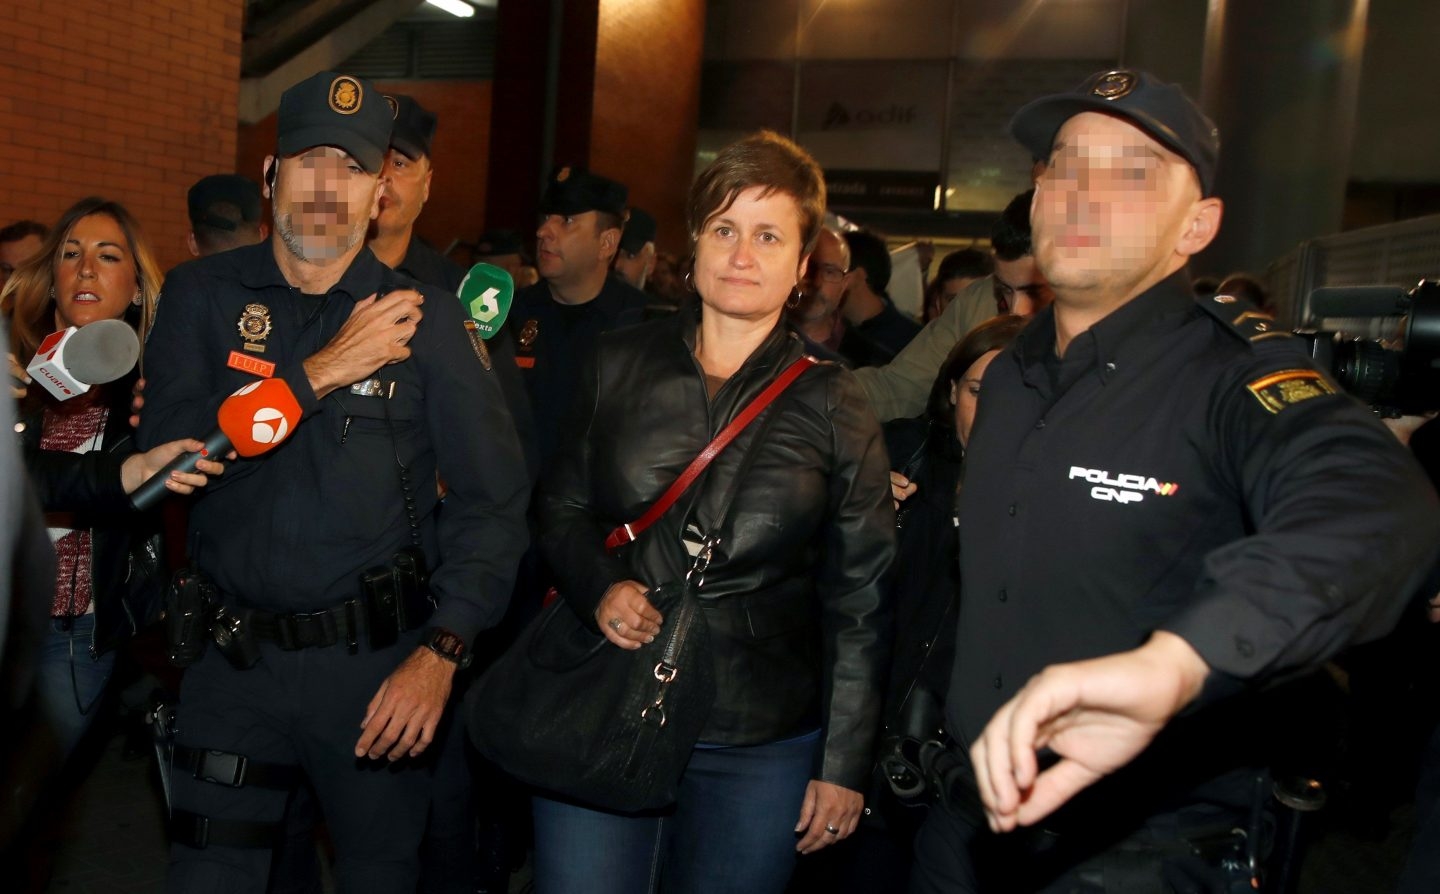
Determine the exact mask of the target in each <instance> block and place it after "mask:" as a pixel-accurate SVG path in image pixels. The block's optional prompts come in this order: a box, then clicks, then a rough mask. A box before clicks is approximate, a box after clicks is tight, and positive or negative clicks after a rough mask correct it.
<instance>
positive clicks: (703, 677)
mask: <svg viewBox="0 0 1440 894" xmlns="http://www.w3.org/2000/svg"><path fill="white" fill-rule="evenodd" d="M812 365H814V361H813V360H812V359H810V358H801V360H798V361H796V363H795V365H794V366H792V367H791V369H789V370H786V373H784V374H782V375H781V376H780V377H779V378H778V379H777V380H776V382H775V383H772V386H771V387H770V388H767V389H766V391H765V392H764V393H762V394H761V395H759V396H758V397H757V398H756V399H755V400H754V401H752V402H751V404H750V405H749V406H748V407H746V409H745V410H744V411H742V412H741V413H740V414H739V415H738V416H737V417H736V419H735V420H734V422H732V423H731V425H730V426H727V427H726V429H725V430H724V431H722V432H721V433H720V434H719V435H717V436H716V439H715V440H714V441H712V442H711V443H710V445H708V446H707V447H706V449H705V450H704V451H702V452H701V454H700V455H699V456H697V457H696V459H695V462H694V463H692V464H691V466H690V467H689V468H687V470H686V472H685V473H684V474H682V476H681V478H680V480H679V481H677V483H676V485H673V486H672V487H671V488H670V489H669V490H667V492H666V494H665V495H664V496H662V497H661V499H660V500H658V501H656V505H655V506H652V507H651V508H650V510H648V511H647V512H646V514H645V515H644V516H642V517H641V518H640V519H637V520H636V521H635V522H632V523H631V524H630V525H626V526H622V527H623V528H624V529H626V537H627V539H626V541H625V542H629V540H631V539H633V537H634V535H635V534H638V533H639V532H640V531H641V530H643V529H644V528H645V527H648V526H649V524H650V523H652V522H653V521H654V520H655V518H658V516H659V514H660V513H661V512H663V511H664V510H665V509H668V508H669V507H670V506H671V505H673V504H674V502H675V499H676V498H677V497H678V496H679V494H680V493H682V492H683V491H684V490H685V489H686V488H688V487H689V485H690V484H693V483H694V481H695V480H696V478H698V477H699V472H700V471H702V470H703V469H704V467H705V465H707V464H708V463H709V461H710V460H711V459H713V458H714V457H715V455H717V454H718V453H719V452H720V451H721V450H723V449H724V447H725V446H727V445H728V444H729V443H730V441H731V440H733V439H734V437H735V436H736V435H737V434H738V433H739V430H740V429H743V428H744V427H745V425H748V424H749V423H750V422H751V421H753V420H754V419H755V418H756V416H758V415H759V414H760V411H762V410H764V409H765V407H766V406H767V405H768V404H769V403H770V402H771V401H773V400H774V399H775V398H776V397H777V396H779V394H780V392H782V391H784V389H785V387H788V385H789V384H790V383H791V382H793V381H794V380H795V378H796V377H798V375H799V373H800V372H803V371H804V370H805V369H808V368H809V366H812ZM776 386H778V387H776ZM763 437H764V424H763V423H762V428H761V430H760V432H759V433H758V435H757V437H756V438H755V440H754V442H753V444H752V446H751V448H750V449H749V450H747V452H746V455H745V458H744V460H742V462H741V464H740V468H739V469H738V470H737V472H736V475H735V478H734V480H733V481H732V482H731V486H730V490H729V492H728V493H727V495H726V498H725V500H724V503H723V504H722V508H721V510H720V513H719V517H718V518H717V519H716V521H715V522H714V523H713V524H712V526H711V529H712V530H713V531H718V530H720V527H721V525H722V523H723V521H724V518H725V516H726V515H727V514H728V513H729V509H730V504H731V502H732V501H733V500H734V497H735V493H736V490H737V489H738V487H739V483H740V481H741V479H742V478H743V477H744V474H745V470H746V469H747V468H748V467H749V462H750V460H751V459H752V458H753V457H754V455H755V453H756V450H755V449H754V448H755V447H756V446H758V445H759V444H760V443H761V439H762V438H763ZM717 445H718V446H717ZM697 464H698V468H697ZM682 482H683V483H682ZM662 504H663V508H661V509H660V510H659V512H657V511H656V506H661V505H662ZM631 532H633V533H631ZM612 536H615V535H612ZM717 544H718V539H717V538H715V537H713V536H712V537H707V538H704V540H703V542H701V543H700V544H699V549H698V550H697V551H696V554H695V559H694V563H693V565H692V566H691V568H690V571H689V573H688V574H686V575H685V578H684V579H683V580H681V581H673V582H669V583H666V584H663V585H661V586H658V587H654V588H652V589H651V590H650V591H649V592H648V593H647V594H646V595H647V598H649V600H650V602H651V603H652V604H653V605H654V606H655V607H656V608H657V609H658V610H659V611H660V613H661V615H662V617H664V619H665V621H664V624H663V625H662V626H661V630H660V634H659V635H658V636H656V637H655V640H654V641H653V642H650V643H646V644H645V645H642V646H641V647H640V648H639V649H636V650H627V649H621V648H620V647H618V646H616V645H614V644H612V643H611V642H610V641H609V640H607V639H606V638H605V637H604V636H602V635H600V634H598V633H595V632H594V631H592V630H590V629H589V627H587V626H586V625H585V624H584V623H583V622H582V621H581V619H580V618H579V617H578V616H577V615H576V614H575V611H574V609H572V608H571V607H570V605H569V604H568V603H567V602H565V601H564V600H563V599H556V600H555V601H553V602H552V603H551V604H550V605H548V606H547V607H546V608H545V609H544V610H543V611H542V612H541V613H540V615H539V617H537V618H536V619H535V620H534V621H532V622H531V624H530V625H529V626H528V627H526V629H525V630H524V631H523V632H522V633H521V635H520V639H519V641H518V642H516V643H515V644H514V645H512V646H511V647H510V648H509V649H508V650H506V652H505V653H504V654H503V655H501V656H500V658H499V659H497V660H496V662H495V663H494V664H493V665H491V666H490V668H489V669H488V670H487V671H486V672H485V673H484V674H483V675H482V676H481V677H480V679H479V680H477V681H476V683H475V685H474V687H472V689H471V691H470V693H469V694H468V695H467V696H466V699H465V705H464V712H465V722H466V729H467V731H468V732H469V734H470V740H471V741H472V742H473V743H474V744H475V747H476V749H477V750H478V751H479V752H480V753H481V754H483V755H484V756H485V757H487V758H489V759H490V760H491V761H492V762H494V763H495V764H496V765H497V766H498V767H500V768H501V769H502V770H504V771H506V772H507V773H509V774H510V775H511V776H514V777H515V778H516V779H518V780H520V781H521V782H524V783H527V784H529V785H533V786H535V787H536V788H540V789H543V790H546V791H550V792H554V793H556V794H558V795H561V796H563V797H565V798H569V799H571V800H575V801H580V802H583V803H585V804H590V805H593V806H596V807H601V808H604V809H608V810H615V811H620V812H625V813H633V812H637V811H643V810H653V809H657V808H660V807H664V806H666V805H668V804H671V803H673V802H674V801H675V798H676V794H677V787H678V785H679V782H680V777H681V775H682V774H683V773H684V771H685V766H686V764H687V763H689V760H690V753H691V752H692V751H693V750H694V748H695V743H696V742H697V741H698V740H699V737H700V732H701V730H702V729H703V728H704V726H705V721H706V720H707V719H708V717H709V714H710V709H711V707H712V706H713V705H714V702H715V666H714V661H713V659H712V657H711V654H710V650H709V628H708V626H707V624H706V621H705V617H704V611H703V609H701V607H700V600H699V597H698V596H697V595H696V591H697V590H699V588H700V587H701V586H702V584H703V581H704V575H705V570H706V567H707V566H708V565H709V562H710V558H711V556H712V554H713V552H714V549H715V546H716V545H717ZM607 545H608V544H607ZM678 546H679V545H678V544H677V547H678ZM612 548H613V547H612Z"/></svg>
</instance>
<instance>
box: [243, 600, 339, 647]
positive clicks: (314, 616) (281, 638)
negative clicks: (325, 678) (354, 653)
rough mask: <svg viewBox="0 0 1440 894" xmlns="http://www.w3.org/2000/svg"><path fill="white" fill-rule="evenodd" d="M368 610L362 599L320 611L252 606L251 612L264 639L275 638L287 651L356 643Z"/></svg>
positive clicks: (253, 628) (254, 626) (253, 629)
mask: <svg viewBox="0 0 1440 894" xmlns="http://www.w3.org/2000/svg"><path fill="white" fill-rule="evenodd" d="M364 613H365V609H364V608H363V607H362V606H361V604H360V600H358V599H351V600H349V601H348V602H345V603H343V604H341V605H337V606H335V607H333V608H327V609H324V610H323V611H318V612H291V613H287V614H276V613H275V612H266V611H259V610H252V611H250V613H249V620H250V630H251V632H252V633H253V634H254V635H255V636H257V637H259V638H260V639H263V640H268V641H270V642H273V643H275V644H276V645H278V646H279V647H280V648H281V649H283V650H285V651H287V652H294V651H298V650H300V649H308V648H311V647H320V648H323V647H325V646H333V645H335V644H336V643H339V642H344V643H346V644H348V645H351V646H354V645H355V644H356V643H357V642H358V641H359V637H360V624H359V618H360V617H361V616H362V615H364Z"/></svg>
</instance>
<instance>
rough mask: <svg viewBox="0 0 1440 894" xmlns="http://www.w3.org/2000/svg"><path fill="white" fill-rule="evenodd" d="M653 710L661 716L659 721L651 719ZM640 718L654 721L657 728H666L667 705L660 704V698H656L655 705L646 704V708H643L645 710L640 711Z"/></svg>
mask: <svg viewBox="0 0 1440 894" xmlns="http://www.w3.org/2000/svg"><path fill="white" fill-rule="evenodd" d="M651 711H654V712H655V715H656V716H657V717H659V718H660V719H659V720H658V721H655V720H651V719H650V712H651ZM640 719H641V720H644V721H646V722H647V723H654V724H655V728H656V729H664V728H665V707H664V706H663V705H661V704H660V700H659V699H656V701H655V704H653V705H646V706H645V710H643V711H641V712H640Z"/></svg>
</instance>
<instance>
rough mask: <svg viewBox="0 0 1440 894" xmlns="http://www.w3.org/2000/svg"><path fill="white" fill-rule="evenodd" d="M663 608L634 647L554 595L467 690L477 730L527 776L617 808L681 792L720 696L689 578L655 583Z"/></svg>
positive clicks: (485, 745)
mask: <svg viewBox="0 0 1440 894" xmlns="http://www.w3.org/2000/svg"><path fill="white" fill-rule="evenodd" d="M649 598H650V601H651V603H652V604H654V605H655V607H656V608H657V609H659V610H660V613H661V614H662V615H663V616H664V617H665V624H664V626H663V628H662V629H661V631H660V636H658V637H656V638H655V641H654V642H652V643H647V644H645V645H643V646H641V647H640V648H639V649H637V650H635V651H627V650H625V649H621V648H619V647H618V646H615V645H613V644H612V643H611V642H610V641H609V640H607V639H605V637H603V636H600V635H599V634H596V633H594V632H592V631H591V630H589V629H588V628H587V627H585V626H584V624H582V623H581V622H580V619H579V618H578V617H577V616H576V614H575V612H574V610H573V609H571V608H570V606H569V605H568V604H566V603H565V601H564V600H561V599H557V600H555V601H554V602H552V603H551V604H550V605H549V606H548V607H546V609H545V610H544V611H543V612H541V614H540V616H539V617H538V618H537V619H536V620H535V621H534V622H533V623H532V624H531V625H530V626H529V627H528V628H526V630H525V632H524V633H523V634H522V635H521V638H520V641H519V642H518V643H516V644H515V645H514V646H512V647H511V648H510V650H509V651H507V652H506V653H505V654H504V655H502V656H501V657H500V659H499V660H498V661H496V663H495V664H494V665H493V666H492V667H491V668H490V669H489V670H488V671H486V673H485V674H484V675H483V676H482V677H481V678H480V679H479V681H477V683H476V685H475V687H474V688H473V690H472V691H471V692H470V694H469V695H468V696H467V697H466V707H465V715H466V723H467V729H468V730H469V733H470V739H471V741H472V742H474V743H475V747H476V748H477V749H478V750H479V751H480V753H481V754H483V755H485V756H486V757H487V758H489V759H490V760H491V761H493V762H494V763H495V764H496V765H498V766H499V767H501V768H502V769H504V770H505V771H506V772H507V773H509V774H510V775H512V776H514V777H515V778H516V779H519V780H520V781H521V782H525V783H528V784H530V785H533V786H536V787H537V788H541V789H546V790H549V791H554V792H556V793H558V794H561V795H564V796H565V797H567V798H572V799H574V800H577V801H582V802H584V803H587V804H593V805H595V806H597V807H603V808H606V809H609V810H618V811H623V812H634V811H640V810H649V809H653V808H657V807H664V806H665V805H666V804H669V803H672V802H673V801H674V800H675V794H676V792H675V789H676V785H677V784H678V783H679V781H680V775H681V773H683V772H684V770H685V764H686V763H687V762H688V761H689V760H690V751H691V749H693V748H694V747H695V742H696V741H697V740H698V739H699V737H700V730H701V728H702V727H703V726H704V725H705V720H706V719H707V718H708V716H709V714H710V706H711V705H712V704H713V703H714V701H715V670H714V665H713V662H712V661H711V659H710V653H709V650H708V648H707V638H708V636H707V635H708V630H707V628H706V625H705V619H704V617H703V616H702V614H701V609H700V606H699V600H698V598H697V597H696V596H695V594H694V593H693V592H692V591H691V588H690V586H689V584H688V582H681V583H676V584H667V585H664V586H661V587H659V588H657V589H654V590H651V591H650V593H649Z"/></svg>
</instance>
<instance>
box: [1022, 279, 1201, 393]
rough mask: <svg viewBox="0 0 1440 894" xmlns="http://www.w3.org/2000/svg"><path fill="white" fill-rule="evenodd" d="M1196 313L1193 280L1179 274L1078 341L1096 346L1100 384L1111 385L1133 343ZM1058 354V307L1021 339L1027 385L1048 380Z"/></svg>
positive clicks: (1038, 319)
mask: <svg viewBox="0 0 1440 894" xmlns="http://www.w3.org/2000/svg"><path fill="white" fill-rule="evenodd" d="M1194 312H1195V299H1194V297H1193V294H1192V290H1191V288H1190V276H1189V274H1188V273H1187V272H1186V271H1185V270H1183V269H1182V270H1179V271H1176V272H1175V273H1173V274H1171V275H1170V276H1168V277H1166V278H1165V279H1163V280H1161V281H1160V282H1158V283H1156V284H1155V285H1153V286H1151V287H1150V288H1149V289H1147V290H1145V291H1144V292H1142V293H1141V294H1139V295H1137V296H1135V297H1134V298H1132V299H1131V300H1129V301H1127V302H1125V303H1124V304H1123V305H1121V306H1120V307H1118V308H1116V309H1115V310H1114V311H1112V312H1111V313H1110V315H1109V316H1107V317H1105V318H1104V319H1103V320H1101V321H1100V322H1098V323H1096V324H1095V325H1093V326H1091V327H1090V328H1089V329H1087V330H1085V331H1084V332H1082V333H1081V334H1080V335H1079V336H1077V340H1079V339H1081V338H1086V339H1090V340H1091V341H1092V342H1094V345H1095V353H1094V355H1093V356H1094V357H1095V358H1096V362H1097V363H1098V364H1099V365H1100V380H1101V381H1102V382H1108V381H1109V380H1110V379H1111V377H1113V376H1115V375H1116V374H1118V373H1120V372H1122V367H1123V366H1124V364H1123V363H1122V360H1123V359H1124V358H1123V356H1122V355H1125V354H1128V353H1129V352H1130V348H1131V342H1132V341H1133V339H1134V338H1135V337H1136V336H1137V335H1139V334H1140V333H1141V332H1142V331H1144V330H1145V329H1147V328H1148V327H1150V326H1152V325H1154V324H1156V323H1158V322H1160V321H1162V320H1164V319H1165V318H1173V319H1174V320H1175V321H1176V322H1177V323H1178V322H1179V321H1180V320H1183V319H1185V318H1186V317H1188V316H1189V315H1190V314H1193V313H1194ZM1054 351H1055V307H1054V305H1051V306H1050V307H1047V308H1045V309H1044V310H1043V311H1041V312H1040V313H1039V314H1038V315H1037V316H1036V318H1035V321H1034V322H1033V323H1032V324H1031V325H1029V326H1027V327H1025V329H1024V330H1023V331H1022V332H1021V333H1020V335H1019V336H1018V337H1017V338H1016V357H1017V359H1018V360H1019V362H1020V366H1021V371H1022V374H1023V375H1024V378H1025V381H1026V382H1027V383H1028V384H1032V385H1034V384H1037V383H1039V382H1042V381H1047V376H1046V374H1045V372H1044V365H1045V363H1046V362H1047V361H1048V360H1049V357H1051V356H1053V354H1054Z"/></svg>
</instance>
